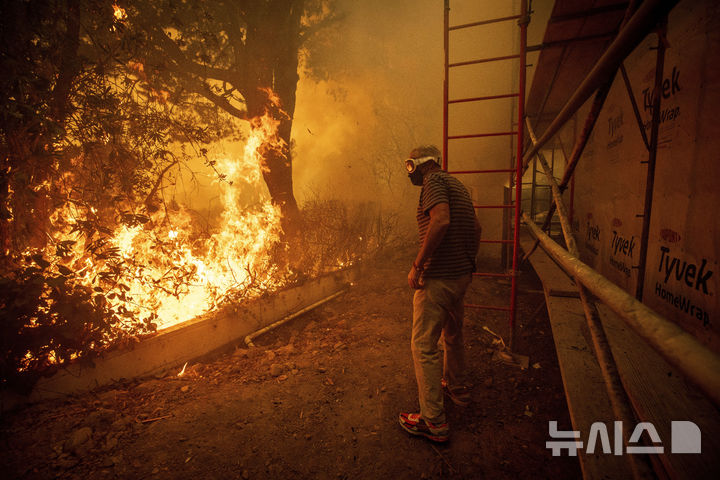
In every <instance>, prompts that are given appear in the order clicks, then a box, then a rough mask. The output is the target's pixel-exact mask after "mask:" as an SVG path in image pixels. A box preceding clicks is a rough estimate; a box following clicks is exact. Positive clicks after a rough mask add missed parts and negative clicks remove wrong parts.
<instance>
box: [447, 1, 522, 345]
mask: <svg viewBox="0 0 720 480" xmlns="http://www.w3.org/2000/svg"><path fill="white" fill-rule="evenodd" d="M511 21H516V22H517V25H518V27H519V28H518V31H519V32H518V35H519V43H520V48H519V52H518V53H517V54H511V55H502V56H496V57H488V58H481V59H476V60H468V61H463V62H455V63H450V32H451V31H456V30H461V29H466V28H474V27H480V26H485V25H490V24H497V23H500V22H511ZM529 22H530V17H529V14H528V8H527V0H521V2H520V13H519V14H517V15H511V16H505V17H500V18H494V19H489V20H483V21H478V22H472V23H465V24H460V25H453V26H451V25H450V0H445V21H444V47H445V79H444V82H443V169H444V170H446V171H449V173H452V174H476V175H479V174H498V173H500V174H502V173H505V174H508V177H509V182H508V184H509V185H510V186H511V187H512V186H513V185H514V186H515V199H514V202H513V201H510V202H503V203H501V204H500V203H498V204H493V205H474V207H475V208H476V209H497V210H498V211H508V210H513V238H512V239H509V238H507V237H505V236H503V237H504V238H500V239H489V240H485V239H482V240H481V243H496V244H502V245H512V266H511V268H510V270H509V271H506V272H505V273H491V272H477V273H474V274H473V275H474V276H475V277H504V278H510V281H511V286H510V300H509V305H507V306H505V305H476V304H468V305H465V306H466V307H469V308H478V309H487V310H498V311H505V312H508V317H509V325H510V338H509V342H508V343H509V346H510V348H511V349H512V348H513V346H514V337H515V317H516V313H517V271H518V260H519V259H518V252H519V241H520V236H519V235H520V233H519V232H520V207H521V200H522V198H521V195H522V188H521V186H522V174H523V162H522V161H521V159H522V158H523V157H522V152H523V143H524V137H523V134H524V131H523V128H522V122H523V118H524V116H525V112H524V107H525V64H526V47H527V45H526V44H527V25H528V23H529ZM514 59H517V60H518V65H519V66H518V91H517V92H512V93H501V94H497V95H488V96H481V97H469V98H456V99H452V100H451V99H450V98H449V80H450V69H451V68H456V67H462V66H466V65H476V64H481V63H490V62H499V61H507V60H514ZM500 98H517V125H518V128H517V129H516V130H513V129H510V130H507V131H501V132H480V133H473V134H468V135H450V134H449V132H448V120H449V106H450V105H452V104H458V103H468V102H481V101H486V100H495V99H500ZM513 135H514V136H515V147H516V148H515V150H516V151H515V157H514V158H511V159H510V162H509V166H508V168H504V169H477V170H454V171H451V170H448V143H449V141H450V140H460V139H467V138H481V137H498V136H513ZM511 157H512V156H511Z"/></svg>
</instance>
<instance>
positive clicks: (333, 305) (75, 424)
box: [0, 253, 581, 479]
mask: <svg viewBox="0 0 720 480" xmlns="http://www.w3.org/2000/svg"><path fill="white" fill-rule="evenodd" d="M411 261H412V257H411V256H410V254H409V253H408V254H404V255H398V256H395V257H393V258H384V259H382V260H381V261H377V262H375V264H374V265H370V266H366V267H365V268H364V274H363V275H362V279H361V280H360V281H359V282H358V283H357V285H355V286H354V287H352V288H351V290H350V291H349V292H348V293H346V294H344V295H342V296H340V297H338V298H336V299H334V300H332V301H331V302H328V303H327V304H325V305H323V306H322V307H319V308H318V309H316V310H314V311H313V312H310V313H308V314H306V315H304V316H303V317H300V318H298V319H296V320H294V321H293V322H291V323H290V324H288V325H286V326H283V327H281V328H279V329H277V330H275V331H273V332H271V333H268V334H266V335H264V336H262V337H260V338H258V340H257V343H258V346H257V347H256V348H254V349H249V350H248V349H245V348H238V349H236V350H235V351H230V352H227V353H223V354H217V355H214V356H213V357H211V358H208V359H206V361H204V362H201V363H195V364H191V365H188V366H187V370H186V374H185V375H184V376H182V377H178V376H177V374H178V371H172V372H167V373H166V374H165V375H162V376H156V377H153V378H145V379H140V380H135V381H130V382H127V383H124V384H115V385H112V386H110V387H105V388H103V389H100V390H97V391H95V392H91V393H88V394H85V395H82V396H78V397H75V398H68V399H67V400H65V401H54V402H45V403H41V404H36V405H32V406H28V407H25V408H22V409H19V410H16V411H13V412H9V413H8V412H5V413H3V414H2V424H1V432H2V433H1V435H2V438H1V442H2V443H1V444H0V445H1V447H2V448H1V450H2V452H1V453H0V465H1V470H2V472H3V473H2V477H3V478H18V479H20V478H23V479H25V478H27V479H34V478H38V479H44V478H62V479H65V478H68V479H80V478H93V479H95V478H100V479H103V478H123V479H125V478H127V479H143V478H151V479H175V478H178V479H236V478H242V479H292V478H310V479H375V478H392V479H439V478H451V479H466V478H467V479H470V478H473V479H475V478H513V479H516V478H522V479H524V478H553V479H563V478H578V477H580V476H581V473H580V468H579V465H578V462H577V460H576V459H575V458H570V457H555V458H554V457H552V456H551V454H550V451H549V450H548V449H546V448H545V442H546V440H548V433H547V432H548V421H549V420H558V421H559V425H560V427H561V428H562V429H569V428H570V420H569V416H568V413H567V405H566V403H565V397H564V394H563V389H562V383H561V379H560V372H559V369H558V365H557V358H556V356H555V350H554V345H553V341H552V334H551V330H550V325H549V323H548V318H547V313H546V310H545V308H544V300H543V295H542V292H541V286H540V283H539V281H538V280H537V278H536V277H535V275H534V273H533V272H532V270H531V269H530V267H529V266H526V267H525V269H524V271H523V272H522V275H521V279H520V295H519V311H518V325H519V326H518V335H517V338H516V351H517V352H519V353H522V354H525V355H528V356H529V357H530V368H528V369H527V370H521V369H520V368H518V367H516V366H510V365H506V364H503V363H496V362H493V361H492V354H493V352H494V351H495V350H496V349H497V346H496V345H494V344H493V336H492V335H491V334H490V333H488V332H487V331H486V330H484V329H483V326H487V327H488V328H489V329H490V330H492V331H493V332H496V333H497V334H498V335H500V336H502V337H504V338H507V334H508V325H507V317H506V315H505V314H504V313H502V312H489V313H488V311H486V310H483V311H476V310H472V311H469V312H468V313H467V314H466V326H465V334H466V347H467V349H468V363H469V365H468V366H469V369H470V375H471V377H472V378H473V379H474V383H473V388H472V397H473V403H472V404H471V405H470V406H469V407H467V408H464V409H462V408H459V407H456V406H455V405H453V404H452V403H451V402H449V401H446V405H447V407H446V408H447V411H448V420H449V423H450V428H451V439H450V441H449V442H448V443H447V444H443V445H437V444H433V443H432V442H430V441H428V440H425V439H423V438H417V437H412V436H411V435H409V434H407V433H406V432H405V431H403V430H402V429H401V428H400V426H399V425H398V421H397V416H398V413H399V412H401V411H417V408H418V404H417V387H416V384H415V377H414V373H413V369H412V360H411V357H410V346H409V342H410V322H411V296H412V292H411V290H410V289H409V288H408V287H407V283H406V275H407V267H408V265H410V263H411ZM508 298H509V286H508V283H507V282H504V281H502V280H488V279H476V280H475V281H474V282H473V285H472V286H471V292H470V293H469V296H468V300H469V301H470V302H472V303H485V304H501V303H504V302H506V301H507V299H508Z"/></svg>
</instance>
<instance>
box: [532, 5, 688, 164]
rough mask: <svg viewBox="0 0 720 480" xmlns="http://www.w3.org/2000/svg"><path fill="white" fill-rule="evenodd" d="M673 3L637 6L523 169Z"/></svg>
mask: <svg viewBox="0 0 720 480" xmlns="http://www.w3.org/2000/svg"><path fill="white" fill-rule="evenodd" d="M677 2H678V0H645V1H644V2H643V3H642V4H641V5H640V7H639V8H638V10H637V11H636V12H635V14H634V15H633V16H632V17H631V18H630V20H629V21H628V22H627V24H626V26H625V27H624V28H622V29H621V30H620V33H618V36H617V37H616V38H615V40H614V41H613V42H612V43H611V44H610V46H609V47H608V49H607V50H606V51H605V53H604V54H603V56H602V57H601V58H600V60H598V62H597V63H596V64H595V67H593V69H592V70H591V71H590V73H589V74H588V75H587V76H586V77H585V80H583V82H582V83H581V84H580V86H579V87H578V88H577V89H576V90H575V93H573V95H572V97H570V99H569V100H568V101H567V102H566V103H565V106H564V107H563V108H562V110H561V111H560V113H558V115H557V116H556V117H555V119H554V120H553V121H552V123H551V124H550V126H549V127H548V128H547V130H546V131H545V132H544V133H543V134H542V136H541V137H540V138H539V139H538V143H537V144H536V145H535V146H534V147H533V148H531V149H530V150H529V151H528V152H527V153H526V154H525V157H524V159H523V165H526V164H527V163H528V162H529V160H530V159H531V158H532V157H533V156H534V155H535V154H536V153H537V151H538V150H540V149H541V148H542V147H543V145H545V143H547V141H548V140H550V138H552V137H553V136H554V135H555V134H556V133H557V132H558V131H559V130H560V128H561V127H562V126H563V125H564V124H565V122H567V121H568V120H569V119H570V117H572V116H573V115H574V114H575V112H577V111H578V109H579V108H580V107H581V106H582V105H583V103H585V101H586V100H587V99H588V98H589V97H590V95H592V93H593V92H594V91H595V90H597V89H598V88H600V86H601V85H603V83H605V82H606V81H607V80H608V79H609V78H611V77H612V76H613V75H614V74H615V72H616V71H617V69H618V67H619V66H620V64H621V63H622V61H623V60H624V59H625V57H627V56H628V55H629V54H630V52H632V51H633V49H634V48H635V47H636V46H637V45H638V44H639V43H640V42H641V41H642V39H643V38H645V36H646V35H647V34H648V33H650V32H651V31H652V29H653V28H655V26H656V25H657V22H658V21H659V20H660V19H662V18H664V17H665V16H666V15H667V14H668V13H669V12H670V10H672V8H673V7H674V6H675V4H676V3H677Z"/></svg>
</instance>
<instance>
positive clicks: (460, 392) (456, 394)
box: [440, 378, 471, 407]
mask: <svg viewBox="0 0 720 480" xmlns="http://www.w3.org/2000/svg"><path fill="white" fill-rule="evenodd" d="M440 385H441V386H442V389H443V392H445V395H447V396H448V397H450V400H452V402H453V403H454V404H455V405H457V406H458V407H467V406H468V405H470V400H471V398H470V390H468V388H467V387H464V386H460V387H452V388H450V386H449V385H448V383H447V380H445V379H444V378H443V379H442V380H440Z"/></svg>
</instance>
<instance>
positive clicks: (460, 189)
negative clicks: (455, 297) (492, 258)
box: [417, 170, 478, 278]
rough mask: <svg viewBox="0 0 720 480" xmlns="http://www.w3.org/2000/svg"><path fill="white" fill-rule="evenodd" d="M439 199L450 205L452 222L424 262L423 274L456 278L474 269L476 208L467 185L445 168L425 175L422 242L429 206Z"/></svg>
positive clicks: (420, 227) (420, 207)
mask: <svg viewBox="0 0 720 480" xmlns="http://www.w3.org/2000/svg"><path fill="white" fill-rule="evenodd" d="M439 203H447V204H449V206H450V225H449V226H448V229H447V230H446V231H445V236H444V237H443V239H442V241H441V242H440V245H438V247H437V249H436V250H435V251H434V252H433V254H432V256H430V258H429V259H428V260H427V261H426V262H425V271H424V273H423V276H424V277H428V278H457V277H461V276H463V275H467V274H468V273H471V272H473V271H474V270H475V252H477V245H478V244H477V237H476V236H475V209H474V208H473V203H472V200H471V199H470V194H469V193H468V191H467V189H466V188H465V185H463V184H462V183H461V182H460V181H459V180H458V179H457V178H455V177H453V176H452V175H450V174H448V173H447V172H445V171H443V170H436V171H433V172H430V173H428V174H426V175H425V178H424V179H423V186H422V190H421V191H420V201H419V203H418V208H417V223H418V230H419V231H420V245H422V243H423V242H424V241H425V236H426V235H427V231H428V226H429V225H430V210H431V209H432V208H433V207H434V206H435V205H437V204H439Z"/></svg>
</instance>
